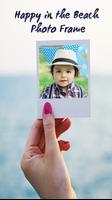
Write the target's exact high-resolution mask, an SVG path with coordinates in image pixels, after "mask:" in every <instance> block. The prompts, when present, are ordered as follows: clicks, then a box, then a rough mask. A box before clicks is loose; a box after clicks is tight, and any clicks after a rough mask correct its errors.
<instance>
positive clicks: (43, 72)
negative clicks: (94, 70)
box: [36, 40, 90, 118]
mask: <svg viewBox="0 0 112 200" xmlns="http://www.w3.org/2000/svg"><path fill="white" fill-rule="evenodd" d="M36 66H37V109H38V110H37V115H38V116H37V117H38V118H42V112H43V106H44V104H45V103H46V102H49V103H50V104H51V105H52V108H53V111H54V116H55V118H63V117H89V116H90V41H89V40H72V41H71V40H69V41H36Z"/></svg>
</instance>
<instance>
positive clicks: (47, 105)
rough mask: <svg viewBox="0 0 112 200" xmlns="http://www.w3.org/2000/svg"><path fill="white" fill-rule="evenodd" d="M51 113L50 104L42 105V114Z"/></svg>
mask: <svg viewBox="0 0 112 200" xmlns="http://www.w3.org/2000/svg"><path fill="white" fill-rule="evenodd" d="M51 113H52V107H51V104H50V103H49V102H46V103H45V104H44V114H46V115H47V114H51Z"/></svg>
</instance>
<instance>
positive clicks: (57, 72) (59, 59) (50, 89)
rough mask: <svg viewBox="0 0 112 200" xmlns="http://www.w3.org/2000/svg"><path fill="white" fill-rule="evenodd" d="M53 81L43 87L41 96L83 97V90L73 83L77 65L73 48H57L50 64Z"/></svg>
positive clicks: (77, 70)
mask: <svg viewBox="0 0 112 200" xmlns="http://www.w3.org/2000/svg"><path fill="white" fill-rule="evenodd" d="M50 71H51V74H52V77H53V80H54V83H53V84H51V85H49V86H47V87H45V88H44V90H43V92H42V94H41V98H42V99H50V98H83V97H85V96H86V95H85V91H84V89H82V87H80V86H79V85H77V84H75V78H77V77H78V76H79V66H78V62H77V57H76V54H75V52H74V51H73V50H65V49H58V50H57V52H56V54H55V57H54V59H53V61H52V64H51V66H50Z"/></svg>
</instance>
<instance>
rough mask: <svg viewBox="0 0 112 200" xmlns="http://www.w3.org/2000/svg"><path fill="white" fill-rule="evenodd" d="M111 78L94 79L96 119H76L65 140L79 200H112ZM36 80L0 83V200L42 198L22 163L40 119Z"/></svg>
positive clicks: (24, 78) (8, 79)
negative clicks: (22, 157) (24, 173)
mask: <svg viewBox="0 0 112 200" xmlns="http://www.w3.org/2000/svg"><path fill="white" fill-rule="evenodd" d="M111 86H112V77H109V76H105V77H101V76H93V77H92V78H91V117H90V118H82V119H81V118H78V119H74V118H73V119H71V120H72V126H71V128H70V129H69V131H67V132H66V133H65V134H64V135H63V136H62V138H64V139H69V140H70V142H71V149H70V150H69V151H68V152H66V153H64V157H65V160H66V164H67V166H68V169H69V172H70V176H71V180H72V184H73V187H74V189H75V191H76V193H77V196H78V198H79V199H80V198H83V199H88V198H90V199H95V198H98V199H101V198H106V199H111V198H112V127H111V124H112V92H111ZM36 108H37V102H36V79H35V77H27V76H20V77H16V76H15V77H11V76H10V77H0V198H3V199H5V198H8V199H10V198H12V199H19V198H20V199H32V198H33V199H36V198H39V196H38V195H37V193H36V192H35V191H34V189H33V188H32V186H31V185H30V184H29V183H28V181H27V180H26V179H25V177H24V175H23V173H22V171H21V169H20V159H21V155H22V152H23V150H24V146H25V143H26V140H27V137H28V134H29V130H30V128H31V125H32V123H33V121H34V120H35V118H36Z"/></svg>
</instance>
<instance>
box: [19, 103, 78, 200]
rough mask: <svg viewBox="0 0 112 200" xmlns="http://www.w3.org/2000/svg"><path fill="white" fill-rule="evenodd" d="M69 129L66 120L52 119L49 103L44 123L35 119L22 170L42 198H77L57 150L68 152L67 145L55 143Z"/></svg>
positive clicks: (44, 114) (44, 113) (22, 161)
mask: <svg viewBox="0 0 112 200" xmlns="http://www.w3.org/2000/svg"><path fill="white" fill-rule="evenodd" d="M69 126H70V120H69V119H66V120H62V119H60V120H59V119H58V120H57V121H56V120H55V119H54V116H53V114H52V108H51V105H50V104H49V103H46V104H45V105H44V112H43V120H36V121H35V123H34V124H33V126H32V129H31V133H30V135H29V138H28V141H27V144H26V148H25V151H24V154H23V156H22V159H21V168H22V170H23V172H24V175H25V176H26V178H27V180H28V181H29V182H30V183H31V185H32V186H33V187H34V188H35V190H36V191H37V192H38V194H39V195H40V197H41V198H42V199H76V195H75V192H74V190H73V188H72V185H71V181H70V177H69V173H68V170H67V167H66V164H65V161H64V158H63V155H62V153H61V151H60V150H67V149H68V148H69V145H68V144H69V143H68V142H65V143H64V141H61V142H58V141H57V138H58V137H59V135H60V134H62V133H63V132H64V131H65V130H67V129H68V128H69Z"/></svg>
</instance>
